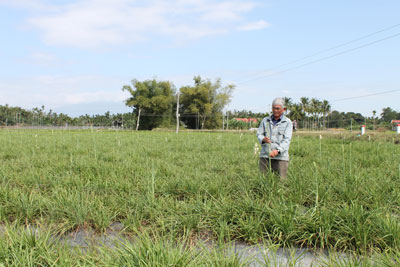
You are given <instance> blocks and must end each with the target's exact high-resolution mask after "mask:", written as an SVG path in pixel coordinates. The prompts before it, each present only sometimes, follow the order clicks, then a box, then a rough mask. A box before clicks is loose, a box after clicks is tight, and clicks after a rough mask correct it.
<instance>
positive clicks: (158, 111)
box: [122, 79, 175, 130]
mask: <svg viewBox="0 0 400 267" xmlns="http://www.w3.org/2000/svg"><path fill="white" fill-rule="evenodd" d="M122 90H123V91H127V92H129V93H130V94H131V96H130V97H129V98H128V99H126V100H125V104H126V105H127V106H129V107H132V108H133V112H134V113H135V115H136V117H137V121H136V130H138V129H139V127H140V128H141V129H147V130H151V129H153V128H155V127H157V126H159V125H160V124H161V123H162V122H163V120H164V117H169V116H170V115H171V113H172V107H173V103H174V95H175V87H174V85H173V84H172V83H171V82H169V81H157V80H156V79H153V80H146V81H143V82H140V81H137V80H132V86H130V85H125V86H124V87H123V88H122ZM142 112H145V113H146V115H147V117H145V118H144V119H143V122H142V124H141V125H140V119H141V115H143V114H142Z"/></svg>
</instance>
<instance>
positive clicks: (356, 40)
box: [251, 23, 400, 76]
mask: <svg viewBox="0 0 400 267" xmlns="http://www.w3.org/2000/svg"><path fill="white" fill-rule="evenodd" d="M399 26H400V23H398V24H394V25H392V26H389V27H386V28H383V29H381V30H379V31H375V32H372V33H369V34H367V35H364V36H361V37H359V38H356V39H353V40H350V41H347V42H344V43H341V44H338V45H335V46H332V47H329V48H326V49H322V50H320V51H318V52H316V53H314V54H311V55H308V56H304V57H301V58H298V59H295V60H292V61H289V62H287V63H283V64H281V65H278V66H275V67H273V68H270V69H269V70H273V69H278V68H281V67H284V66H287V65H292V64H294V63H297V62H300V61H303V60H304V59H308V58H311V57H314V56H317V55H320V54H323V53H325V52H329V51H331V50H334V49H337V48H340V47H343V46H346V45H349V44H352V43H355V42H358V41H360V40H363V39H366V38H368V37H371V36H374V35H376V34H378V33H382V32H385V31H388V30H391V29H393V28H396V27H399ZM266 71H268V70H265V71H263V72H259V73H256V74H252V75H251V76H254V75H259V74H262V73H265V72H266Z"/></svg>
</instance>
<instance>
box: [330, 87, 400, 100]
mask: <svg viewBox="0 0 400 267" xmlns="http://www.w3.org/2000/svg"><path fill="white" fill-rule="evenodd" d="M399 91H400V90H391V91H385V92H380V93H374V94H368V95H361V96H353V97H346V98H341V99H336V100H333V101H331V102H338V101H344V100H350V99H356V98H362V97H367V96H374V95H383V94H389V93H393V92H399Z"/></svg>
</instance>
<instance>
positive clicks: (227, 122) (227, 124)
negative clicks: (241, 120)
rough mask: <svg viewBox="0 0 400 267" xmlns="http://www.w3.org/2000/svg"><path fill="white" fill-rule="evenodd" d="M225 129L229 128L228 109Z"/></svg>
mask: <svg viewBox="0 0 400 267" xmlns="http://www.w3.org/2000/svg"><path fill="white" fill-rule="evenodd" d="M226 129H227V130H229V111H228V112H227V113H226Z"/></svg>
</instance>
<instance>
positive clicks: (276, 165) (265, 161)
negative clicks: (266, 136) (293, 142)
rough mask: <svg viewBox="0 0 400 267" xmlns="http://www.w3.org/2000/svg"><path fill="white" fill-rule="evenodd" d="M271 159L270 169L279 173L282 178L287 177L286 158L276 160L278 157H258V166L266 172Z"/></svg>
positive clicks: (287, 166) (287, 165)
mask: <svg viewBox="0 0 400 267" xmlns="http://www.w3.org/2000/svg"><path fill="white" fill-rule="evenodd" d="M269 161H271V169H272V171H273V172H275V173H277V174H279V176H280V177H281V178H283V179H286V177H287V171H288V168H289V161H287V160H278V159H271V160H270V159H269V158H260V161H259V162H258V167H259V168H260V171H261V172H262V173H266V172H267V171H268V170H269V166H270V164H269V163H270V162H269Z"/></svg>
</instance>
